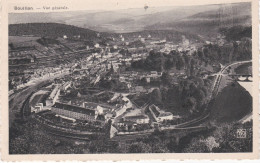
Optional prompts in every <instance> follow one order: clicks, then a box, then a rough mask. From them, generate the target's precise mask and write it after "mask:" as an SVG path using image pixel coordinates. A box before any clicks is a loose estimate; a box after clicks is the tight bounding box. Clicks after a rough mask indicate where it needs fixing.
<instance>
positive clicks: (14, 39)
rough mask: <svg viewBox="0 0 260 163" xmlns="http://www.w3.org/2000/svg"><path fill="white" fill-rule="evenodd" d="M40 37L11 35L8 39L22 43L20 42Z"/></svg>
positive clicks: (11, 41)
mask: <svg viewBox="0 0 260 163" xmlns="http://www.w3.org/2000/svg"><path fill="white" fill-rule="evenodd" d="M39 38H40V37H27V36H9V37H8V41H9V43H20V42H26V41H34V40H37V39H39Z"/></svg>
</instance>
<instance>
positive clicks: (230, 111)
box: [209, 83, 252, 123]
mask: <svg viewBox="0 0 260 163" xmlns="http://www.w3.org/2000/svg"><path fill="white" fill-rule="evenodd" d="M209 108H210V109H211V118H212V119H213V120H216V121H217V122H221V123H225V122H235V121H238V120H240V119H241V118H243V117H244V116H246V115H247V114H248V113H250V112H251V111H252V96H251V95H250V94H249V93H248V92H247V91H246V90H245V89H244V88H243V87H242V86H240V85H239V84H238V83H234V84H232V85H229V86H227V87H225V88H224V89H223V90H222V92H221V93H219V94H218V96H217V97H216V99H215V101H214V102H213V103H211V104H210V105H209Z"/></svg>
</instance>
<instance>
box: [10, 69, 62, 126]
mask: <svg viewBox="0 0 260 163" xmlns="http://www.w3.org/2000/svg"><path fill="white" fill-rule="evenodd" d="M64 75H67V73H64V74H57V75H55V76H52V77H50V78H43V79H38V80H35V81H33V82H31V83H30V84H28V86H27V87H25V88H23V89H21V90H18V91H17V92H16V93H14V94H12V95H11V96H9V126H11V124H12V123H13V121H14V120H15V118H16V117H15V115H16V114H20V111H21V110H20V109H21V108H22V107H23V105H24V103H25V102H26V99H27V98H28V97H29V96H30V95H31V94H32V93H33V92H36V91H37V90H39V89H40V88H42V87H43V86H44V85H46V84H47V83H49V82H51V81H52V80H54V79H55V78H58V77H62V76H64Z"/></svg>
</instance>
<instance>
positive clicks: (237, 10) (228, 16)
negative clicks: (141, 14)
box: [147, 3, 251, 38]
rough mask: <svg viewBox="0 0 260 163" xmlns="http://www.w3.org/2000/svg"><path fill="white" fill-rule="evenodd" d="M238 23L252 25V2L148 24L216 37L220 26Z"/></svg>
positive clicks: (231, 25) (150, 28)
mask: <svg viewBox="0 0 260 163" xmlns="http://www.w3.org/2000/svg"><path fill="white" fill-rule="evenodd" d="M237 25H242V26H250V25H251V4H250V3H239V4H230V5H223V6H220V7H219V8H217V9H213V10H210V11H204V12H199V13H196V14H194V15H191V16H188V17H185V18H182V19H179V20H176V21H173V22H168V23H156V24H153V25H150V26H147V29H149V30H155V29H157V30H158V29H161V30H162V29H164V30H166V29H168V30H170V29H174V30H177V31H183V32H185V31H189V32H190V33H196V34H199V35H201V36H202V37H208V38H210V37H215V36H216V34H217V33H218V31H219V29H220V28H225V27H229V28H230V27H233V26H237Z"/></svg>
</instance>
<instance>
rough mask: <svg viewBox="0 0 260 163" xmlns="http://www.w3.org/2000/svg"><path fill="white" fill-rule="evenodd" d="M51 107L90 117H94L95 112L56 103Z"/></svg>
mask: <svg viewBox="0 0 260 163" xmlns="http://www.w3.org/2000/svg"><path fill="white" fill-rule="evenodd" d="M52 107H54V108H59V109H63V110H68V111H72V112H77V113H82V114H87V115H91V116H95V110H91V109H87V108H83V107H80V106H75V105H68V104H63V103H59V102H56V103H55V104H54V105H53V106H52Z"/></svg>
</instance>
